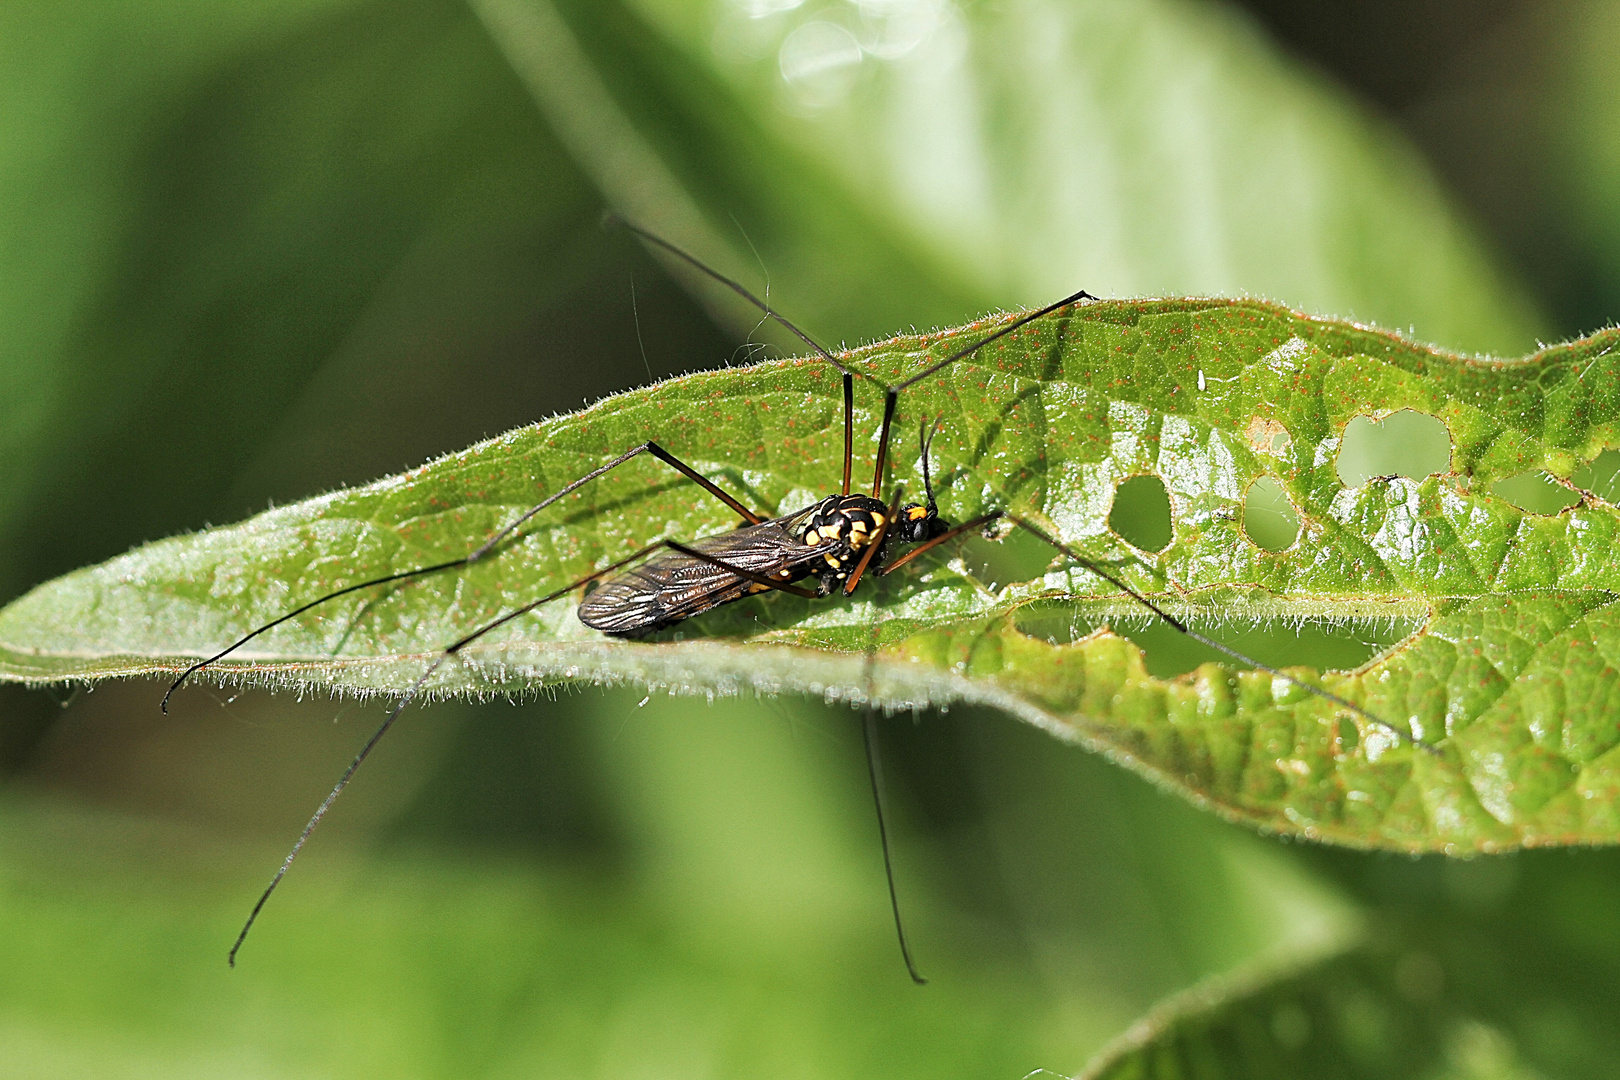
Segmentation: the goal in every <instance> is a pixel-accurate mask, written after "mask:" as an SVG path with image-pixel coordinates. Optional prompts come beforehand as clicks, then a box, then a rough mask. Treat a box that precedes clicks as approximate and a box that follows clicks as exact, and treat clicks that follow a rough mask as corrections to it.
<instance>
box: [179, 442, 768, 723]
mask: <svg viewBox="0 0 1620 1080" xmlns="http://www.w3.org/2000/svg"><path fill="white" fill-rule="evenodd" d="M641 454H651V455H652V456H653V457H655V458H657V459H658V460H659V461H662V462H664V463H665V464H666V465H670V466H672V467H673V468H675V469H676V470H677V471H679V472H680V473H681V474H682V475H683V476H685V477H686V478H687V479H689V480H691V481H692V482H694V483H696V484H697V485H698V486H699V487H701V488H702V489H703V490H704V491H707V492H708V493H709V494H710V495H713V496H714V497H715V498H717V499H719V500H720V501H721V502H723V503H725V504H726V505H727V506H729V507H731V509H733V510H735V511H737V513H739V514H741V515H742V516H743V518H744V519H746V520H747V521H748V523H749V524H751V525H758V524H759V523H760V522H762V521H764V520H765V518H764V517H763V516H761V515H759V514H756V513H754V511H752V510H750V509H748V507H746V506H744V505H743V504H742V503H740V502H738V501H737V500H736V499H735V498H733V497H732V496H731V495H730V494H729V493H728V492H726V491H725V490H724V489H723V488H721V487H720V486H719V485H718V484H716V483H715V482H714V481H712V480H710V479H709V478H708V477H706V476H704V475H703V474H702V473H699V472H698V471H697V470H696V469H694V468H692V467H691V466H690V465H688V464H686V462H684V461H682V460H681V459H680V458H678V457H676V456H675V455H674V454H671V453H670V452H669V451H668V450H665V449H664V448H663V447H662V446H659V445H658V444H657V443H655V442H651V441H649V442H644V443H642V444H641V445H640V446H637V447H635V448H634V449H631V450H627V451H625V452H624V453H622V454H620V455H619V456H618V457H616V458H614V459H613V460H612V461H610V462H608V463H607V464H606V465H603V466H602V467H601V468H598V469H593V470H591V471H590V472H588V473H586V474H585V475H584V476H582V477H580V478H579V479H578V480H575V481H574V482H573V483H571V484H569V485H567V486H566V487H564V488H563V489H562V490H561V491H558V492H557V493H556V494H554V495H551V496H550V497H548V498H546V499H544V500H542V501H541V502H540V503H539V504H537V505H536V506H534V507H533V508H531V509H530V510H529V511H528V512H526V513H524V514H523V515H522V516H520V517H519V518H517V519H516V520H515V521H513V522H511V523H510V524H508V525H507V526H506V527H505V528H503V529H501V531H500V532H498V533H496V534H495V535H494V536H492V537H490V538H489V539H488V540H486V541H484V542H483V543H482V544H480V545H479V546H478V548H477V549H476V550H475V551H473V552H472V554H470V555H467V556H465V557H463V558H460V559H452V560H450V561H448V562H442V563H435V564H433V565H432V566H421V567H417V568H416V569H414V570H402V571H400V572H399V573H397V574H387V575H385V576H383V577H377V578H372V579H370V580H369V581H362V582H360V583H359V584H356V585H348V586H345V587H344V588H341V589H335V590H333V591H332V592H329V593H327V594H326V595H324V596H320V597H317V598H316V599H314V600H311V601H310V602H309V603H307V604H304V605H302V606H301V607H298V608H295V609H293V610H292V611H289V612H288V613H287V614H285V615H283V616H281V617H280V618H278V619H274V620H272V621H270V622H267V623H265V624H264V625H263V626H261V627H259V628H258V629H256V630H254V631H252V632H251V633H249V634H246V635H244V636H242V637H240V638H238V639H237V640H236V641H234V642H232V643H231V644H230V645H229V646H227V647H226V648H224V649H222V650H220V651H219V652H217V653H215V654H214V655H213V656H210V657H208V658H207V659H205V660H199V661H197V662H196V663H195V664H192V665H191V666H190V667H188V668H186V670H185V671H183V672H181V673H180V676H179V677H178V678H176V679H175V680H174V682H172V683H170V684H169V689H168V691H167V692H165V693H164V695H163V701H162V703H161V704H160V706H159V707H160V708H161V709H162V710H163V711H164V712H165V713H166V712H168V711H169V698H171V697H173V696H174V692H175V691H176V690H178V689H180V687H181V685H182V684H184V683H185V681H186V680H187V679H189V678H191V676H193V675H195V674H196V673H197V672H199V671H201V670H202V669H203V668H206V667H208V666H209V665H211V664H213V663H215V662H216V661H219V660H223V659H224V658H225V657H227V656H229V655H230V654H231V653H233V652H235V651H236V650H237V649H240V648H241V647H242V646H243V645H246V644H247V643H248V642H250V641H252V640H253V639H254V638H256V637H258V636H259V635H260V634H263V633H265V632H266V631H269V630H274V629H275V628H276V627H278V626H280V625H281V624H282V623H284V622H287V621H288V620H290V619H296V618H297V617H298V616H300V615H302V614H304V612H306V611H309V610H310V609H311V608H316V607H319V606H320V605H322V604H324V603H326V602H327V601H328V600H336V599H337V598H338V597H340V596H347V595H348V594H349V593H352V592H357V591H359V590H360V589H369V588H371V587H372V586H374V585H386V584H388V583H389V582H392V581H404V580H407V579H409V578H417V577H423V576H425V575H427V574H436V573H439V572H441V571H444V570H454V569H456V568H457V567H462V566H470V565H472V564H473V563H475V562H477V561H478V560H480V559H482V558H484V557H485V556H486V555H488V554H489V553H490V552H491V551H493V550H494V549H495V548H496V547H497V546H499V545H500V544H501V543H502V542H504V541H505V540H507V539H509V538H510V537H511V536H512V534H513V533H515V532H516V531H517V530H518V529H519V528H521V527H522V526H523V525H524V524H525V523H527V522H528V521H529V520H530V519H532V518H533V517H534V516H535V515H536V514H538V513H540V512H541V511H542V510H544V509H545V508H546V507H548V506H550V505H551V504H552V503H555V502H556V501H557V500H558V499H561V498H563V497H564V496H567V495H570V494H572V493H573V492H575V491H577V490H579V489H580V488H581V487H583V486H585V485H586V484H588V483H590V482H591V481H592V480H595V479H596V478H597V477H599V476H602V475H603V474H604V473H608V472H611V471H612V470H614V469H616V468H618V467H619V466H620V465H623V464H624V463H625V462H627V461H629V460H630V459H632V458H634V457H638V456H639V455H641Z"/></svg>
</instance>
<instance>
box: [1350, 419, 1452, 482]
mask: <svg viewBox="0 0 1620 1080" xmlns="http://www.w3.org/2000/svg"><path fill="white" fill-rule="evenodd" d="M1337 465H1338V470H1339V480H1340V482H1341V483H1343V484H1344V486H1345V487H1360V486H1361V485H1362V484H1365V483H1366V482H1367V481H1369V480H1371V479H1372V478H1373V477H1375V476H1405V477H1409V478H1410V479H1413V480H1422V479H1423V478H1424V477H1425V476H1432V475H1433V474H1435V473H1444V472H1450V471H1451V432H1449V431H1447V430H1446V425H1444V424H1442V423H1441V422H1440V421H1439V420H1437V419H1435V418H1434V417H1432V416H1429V415H1428V414H1427V413H1420V412H1413V411H1412V410H1411V409H1402V410H1401V411H1400V412H1398V413H1392V414H1390V415H1389V416H1386V417H1384V419H1383V420H1381V421H1379V422H1378V423H1376V424H1375V423H1373V422H1372V421H1371V420H1369V419H1368V418H1367V417H1365V416H1358V417H1356V418H1355V419H1354V420H1352V421H1350V423H1349V424H1347V425H1345V429H1344V439H1343V440H1342V441H1341V442H1340V443H1339V460H1338V463H1337Z"/></svg>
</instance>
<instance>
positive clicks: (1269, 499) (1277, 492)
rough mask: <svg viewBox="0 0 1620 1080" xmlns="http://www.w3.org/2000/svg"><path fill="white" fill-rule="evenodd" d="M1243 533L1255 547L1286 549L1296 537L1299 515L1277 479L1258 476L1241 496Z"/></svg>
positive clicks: (1275, 549) (1292, 544)
mask: <svg viewBox="0 0 1620 1080" xmlns="http://www.w3.org/2000/svg"><path fill="white" fill-rule="evenodd" d="M1243 533H1244V535H1246V536H1247V537H1248V538H1249V539H1250V540H1252V541H1254V543H1255V545H1256V546H1257V547H1262V548H1265V549H1266V550H1267V551H1287V550H1288V549H1289V548H1291V547H1293V546H1294V541H1295V540H1298V539H1299V514H1298V513H1296V512H1295V510H1294V504H1293V503H1292V502H1291V501H1289V498H1288V493H1287V492H1286V491H1284V490H1283V486H1282V483H1281V481H1279V480H1277V479H1276V478H1275V477H1272V476H1262V477H1261V478H1260V479H1258V480H1256V481H1255V482H1254V483H1252V484H1250V485H1249V493H1248V495H1246V496H1245V497H1244V499H1243Z"/></svg>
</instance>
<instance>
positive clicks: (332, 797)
mask: <svg viewBox="0 0 1620 1080" xmlns="http://www.w3.org/2000/svg"><path fill="white" fill-rule="evenodd" d="M665 547H667V548H670V549H672V550H674V551H678V552H680V553H681V554H683V555H689V556H691V557H692V558H695V559H701V560H703V561H704V562H708V563H713V564H714V565H715V566H718V567H720V568H721V569H722V570H724V571H726V572H727V573H730V574H736V575H737V576H738V577H740V578H743V579H744V580H746V581H752V582H755V583H756V584H759V585H764V586H766V587H767V588H771V589H775V590H777V591H779V592H788V593H793V594H794V595H795V596H803V597H807V598H809V599H812V600H814V599H816V598H817V597H818V596H819V594H818V593H815V592H812V591H811V590H809V589H802V588H800V587H798V586H797V585H789V584H787V583H785V582H777V581H772V580H770V579H769V578H767V577H765V576H764V575H763V574H756V573H754V572H753V571H751V570H745V569H743V568H742V567H740V566H733V565H731V564H730V563H728V562H725V561H723V560H721V559H717V558H715V557H714V556H712V555H709V554H706V553H705V552H702V551H697V550H695V549H693V548H690V547H688V546H686V545H685V544H682V543H680V542H679V541H676V540H668V539H664V540H658V541H656V542H654V543H651V544H648V545H647V546H646V547H644V548H642V549H641V550H639V551H636V552H634V553H632V554H630V555H627V556H625V557H624V558H622V559H620V560H619V561H618V562H616V563H613V564H612V565H610V566H604V567H603V568H602V569H600V570H593V571H592V572H591V573H589V574H586V575H585V576H584V577H582V578H579V579H577V580H575V581H571V582H569V583H568V584H567V585H565V586H563V587H562V588H560V589H557V590H556V591H554V592H550V593H547V594H546V595H545V596H542V597H541V598H540V599H538V600H533V601H530V602H529V603H527V604H524V605H523V606H521V607H518V608H514V609H513V610H511V611H508V612H506V613H505V614H503V615H501V616H500V617H499V618H496V619H492V620H490V621H489V622H487V623H485V624H484V625H482V626H480V627H478V628H477V629H476V630H473V631H472V632H471V633H469V634H467V635H466V636H465V637H462V638H459V639H457V640H456V641H455V642H454V643H452V644H450V645H447V646H446V647H445V649H444V651H443V652H442V653H440V654H439V655H438V656H437V657H435V658H434V660H433V662H432V663H431V664H429V665H428V667H427V670H426V671H424V672H422V674H421V675H419V676H418V677H417V679H416V681H415V682H413V683H412V684H411V685H410V687H409V688H408V689H407V690H406V691H405V694H404V696H403V697H401V698H400V699H399V701H398V702H396V703H395V705H394V707H393V708H392V709H390V710H389V711H388V715H387V716H386V717H384V718H383V722H382V723H381V724H379V725H378V727H377V730H376V731H374V732H372V735H371V738H369V739H367V740H366V743H365V745H364V746H362V747H361V748H360V752H359V753H358V754H356V755H355V757H354V760H353V761H351V762H349V767H348V768H347V769H344V770H343V775H342V776H341V777H339V778H338V782H337V784H336V785H334V786H333V788H332V790H331V791H330V792H329V793H328V794H327V796H326V798H325V799H323V800H322V801H321V805H320V806H319V807H317V808H316V810H315V813H314V815H313V816H312V817H311V818H310V819H309V824H307V825H305V826H304V831H303V832H301V833H299V834H298V839H297V841H296V842H294V844H293V846H292V850H291V851H289V852H287V857H286V858H285V859H283V860H282V862H281V866H280V868H279V869H277V870H276V874H275V877H273V878H271V879H270V884H269V885H267V886H265V890H264V892H262V893H260V894H259V900H258V903H256V904H254V905H253V910H252V911H251V912H249V913H248V917H247V922H246V923H244V924H243V925H242V930H241V932H240V933H238V934H237V935H236V941H235V943H234V944H232V945H231V951H230V955H229V956H228V957H227V960H228V962H229V964H230V966H231V967H235V966H236V953H237V950H239V949H240V948H241V947H242V942H244V941H246V940H247V936H248V931H249V930H251V929H253V924H254V922H255V921H257V919H258V918H259V912H260V911H262V910H264V905H265V903H266V902H267V901H268V900H269V899H270V894H271V893H273V892H275V891H276V887H277V886H278V885H280V884H281V879H282V878H284V877H286V876H287V871H288V870H290V869H292V864H293V860H294V859H296V858H298V853H299V852H300V851H302V850H303V848H304V844H305V843H306V842H307V841H308V840H309V837H310V834H311V833H313V832H314V831H315V827H316V826H317V825H319V824H320V823H321V819H322V818H324V817H325V816H326V812H327V811H328V810H330V809H331V808H332V804H333V803H335V802H337V797H338V796H339V795H341V794H343V789H344V788H346V787H348V786H349V781H350V780H352V779H354V774H355V773H356V772H358V771H359V769H360V766H361V765H362V764H364V763H365V760H366V758H368V757H370V756H371V751H372V750H373V749H375V748H376V746H377V744H378V743H379V742H381V741H382V737H383V736H384V735H386V734H387V733H388V729H389V728H391V727H393V726H394V721H395V720H398V719H399V717H400V714H401V713H403V712H404V711H405V709H406V707H407V706H408V705H410V703H411V702H412V701H414V700H415V699H416V698H417V696H418V695H419V694H421V692H422V689H423V687H425V686H426V685H427V682H428V680H429V679H431V678H432V677H433V674H434V672H436V671H438V670H439V668H440V667H441V666H443V664H444V662H445V661H446V660H448V659H450V658H451V657H452V656H455V655H456V654H457V653H459V652H460V651H461V650H462V649H465V648H466V647H467V646H468V645H471V644H472V643H473V642H475V641H477V640H478V639H479V638H481V637H484V636H485V635H487V634H489V633H491V632H493V631H495V630H498V629H499V628H501V627H502V626H505V625H506V624H507V623H509V622H511V621H512V620H513V619H516V618H519V617H520V616H523V615H527V614H528V613H529V612H531V611H533V610H534V609H535V608H538V607H541V606H542V605H545V604H549V603H551V602H552V601H553V600H555V599H557V598H558V597H561V596H566V595H567V594H569V593H571V592H573V591H574V590H575V589H577V588H579V587H580V586H582V585H585V584H587V583H588V582H591V581H595V580H596V579H597V578H600V577H605V576H606V575H608V574H611V573H613V572H614V571H615V570H619V569H622V568H624V567H626V566H628V565H630V564H631V563H633V562H635V561H636V560H637V559H641V558H644V557H645V556H647V555H650V554H652V553H653V552H654V551H657V550H658V549H659V548H665ZM881 813H882V809H881V807H880V808H879V814H880V815H881ZM885 850H887V849H885ZM885 858H887V856H885Z"/></svg>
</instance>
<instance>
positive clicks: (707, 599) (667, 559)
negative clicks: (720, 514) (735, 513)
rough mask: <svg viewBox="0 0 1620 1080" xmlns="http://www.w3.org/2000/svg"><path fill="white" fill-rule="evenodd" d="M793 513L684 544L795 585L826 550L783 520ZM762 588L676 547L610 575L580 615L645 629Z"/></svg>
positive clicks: (633, 630) (619, 629)
mask: <svg viewBox="0 0 1620 1080" xmlns="http://www.w3.org/2000/svg"><path fill="white" fill-rule="evenodd" d="M795 516H797V515H795ZM791 520H792V519H791V518H786V519H784V518H778V519H776V520H774V521H766V522H762V523H761V524H759V525H749V526H745V527H744V528H741V529H734V530H732V531H731V532H728V533H721V534H720V535H719V536H709V537H705V538H704V539H702V540H694V541H693V542H692V543H690V544H688V545H686V546H687V547H690V548H692V549H693V550H694V551H701V552H703V553H704V554H705V555H711V556H713V557H714V558H716V559H719V560H721V561H722V562H725V563H727V564H728V565H730V566H735V567H737V568H739V569H742V570H748V571H751V572H753V573H755V574H759V575H760V576H761V577H767V578H770V579H771V580H772V581H780V582H782V583H783V584H791V583H792V582H795V581H799V580H801V579H802V578H804V577H805V575H806V574H808V573H809V572H810V566H811V564H812V563H814V561H815V560H816V558H817V556H818V555H819V554H820V553H821V549H819V548H815V547H810V546H807V545H805V544H802V543H800V542H799V541H798V540H796V539H795V538H794V537H793V534H792V533H791V532H789V531H788V529H787V528H786V527H785V526H786V525H787V523H788V522H790V521H791ZM763 588H764V586H762V585H760V584H758V583H757V582H754V581H750V580H748V579H747V578H742V577H738V576H737V575H736V574H733V573H732V572H731V571H730V570H727V569H725V568H724V567H720V566H716V565H715V564H714V563H712V562H709V561H707V560H705V559H700V558H697V557H696V556H693V555H687V554H686V553H684V552H679V551H671V552H667V553H665V554H662V555H658V556H655V557H653V558H651V559H648V560H647V561H646V562H645V563H642V564H641V565H640V566H637V567H635V568H634V569H631V570H627V571H625V572H624V573H622V574H619V575H618V576H616V577H612V578H609V579H608V580H607V581H604V582H603V583H602V584H601V585H600V586H599V587H598V588H597V589H596V591H595V592H593V593H591V594H590V595H589V596H587V597H586V598H585V601H584V603H582V604H580V606H579V619H580V621H581V622H583V623H584V624H585V625H586V626H589V627H592V628H593V629H596V630H600V631H602V632H603V633H607V634H637V633H645V632H647V631H649V630H655V629H657V628H658V627H661V626H668V625H669V624H670V623H675V622H679V621H680V620H682V619H688V618H691V617H692V616H693V615H698V614H701V613H703V612H705V611H708V610H709V609H710V608H714V607H717V606H719V605H720V604H724V603H728V602H730V601H732V600H738V599H741V598H742V597H744V596H748V595H750V594H752V593H756V592H759V591H761V590H762V589H763Z"/></svg>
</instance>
